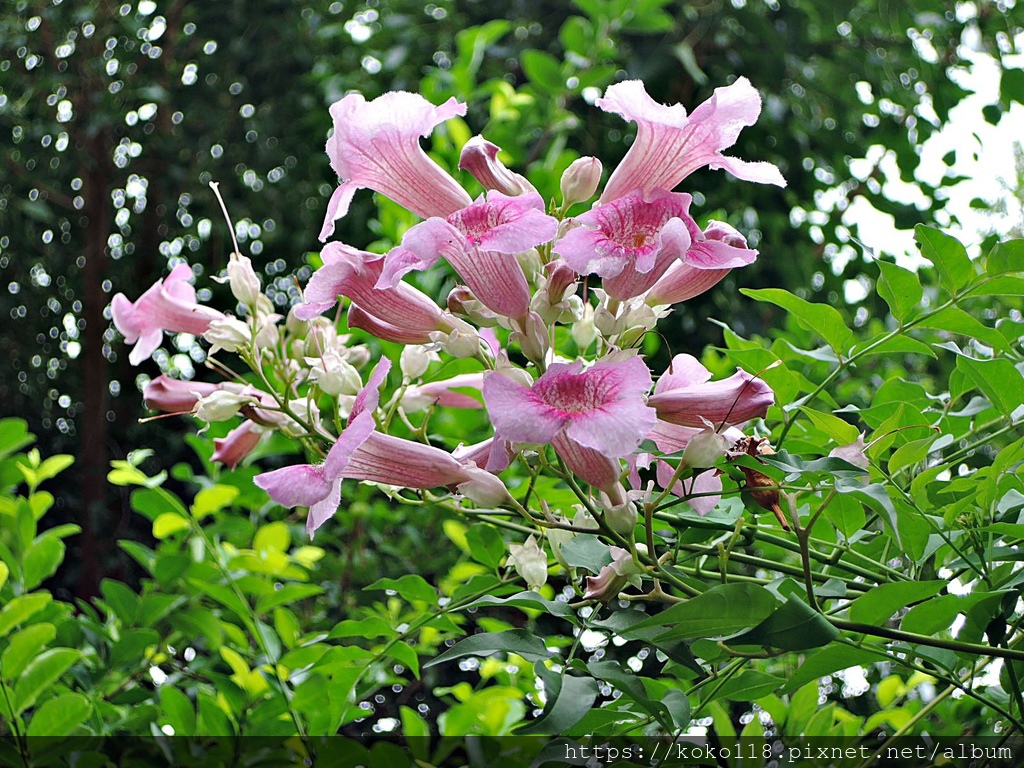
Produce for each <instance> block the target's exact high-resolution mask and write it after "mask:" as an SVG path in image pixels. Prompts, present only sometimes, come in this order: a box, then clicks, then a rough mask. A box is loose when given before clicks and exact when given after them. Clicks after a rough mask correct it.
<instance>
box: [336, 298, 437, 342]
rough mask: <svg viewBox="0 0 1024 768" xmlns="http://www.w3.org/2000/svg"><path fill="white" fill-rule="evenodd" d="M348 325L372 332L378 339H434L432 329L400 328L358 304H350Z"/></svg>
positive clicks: (412, 340) (413, 340) (425, 340)
mask: <svg viewBox="0 0 1024 768" xmlns="http://www.w3.org/2000/svg"><path fill="white" fill-rule="evenodd" d="M348 327H349V328H361V329H362V330H364V331H366V332H367V333H372V334H373V335H374V336H376V337H377V338H378V339H383V340H384V341H393V342H396V343H397V344H429V343H430V342H431V341H432V338H431V335H430V334H431V332H430V331H425V330H416V329H411V328H400V327H399V326H397V325H393V324H392V323H389V322H387V321H385V320H381V319H380V318H378V317H374V316H373V315H371V314H370V313H369V312H367V311H365V310H364V309H362V308H361V307H360V306H359V305H358V304H350V305H349V307H348Z"/></svg>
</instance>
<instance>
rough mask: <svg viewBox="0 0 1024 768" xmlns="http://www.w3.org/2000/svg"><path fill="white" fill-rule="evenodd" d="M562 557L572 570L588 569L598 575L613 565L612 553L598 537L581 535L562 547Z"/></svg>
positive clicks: (588, 534) (587, 534)
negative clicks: (606, 567)
mask: <svg viewBox="0 0 1024 768" xmlns="http://www.w3.org/2000/svg"><path fill="white" fill-rule="evenodd" d="M562 557H563V558H564V559H565V562H567V563H568V564H569V567H570V568H586V569H587V570H588V571H590V572H591V573H598V572H600V570H601V569H602V568H604V566H606V565H608V564H609V563H611V561H612V552H611V549H609V547H608V545H607V544H605V543H604V542H603V541H601V539H599V538H598V537H597V536H594V535H593V534H590V533H580V534H577V535H576V536H573V537H572V538H571V539H569V541H567V542H566V543H565V544H563V545H562Z"/></svg>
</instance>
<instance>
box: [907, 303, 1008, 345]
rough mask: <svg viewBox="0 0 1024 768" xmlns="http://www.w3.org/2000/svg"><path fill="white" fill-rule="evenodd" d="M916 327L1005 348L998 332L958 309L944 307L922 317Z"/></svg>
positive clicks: (1004, 342) (1004, 341)
mask: <svg viewBox="0 0 1024 768" xmlns="http://www.w3.org/2000/svg"><path fill="white" fill-rule="evenodd" d="M918 325H919V326H920V327H921V328H934V329H936V330H939V331H948V332H949V333H958V334H960V335H961V336H969V337H970V338H972V339H977V340H978V341H983V342H985V343H986V344H988V345H989V346H990V347H995V348H997V349H1004V348H1006V340H1005V339H1004V338H1003V335H1002V334H1001V333H999V331H997V330H996V329H994V328H989V327H988V326H987V325H985V324H984V323H982V322H981V321H980V320H978V319H977V318H976V317H973V316H972V315H969V314H967V313H966V312H964V310H962V309H960V308H959V307H946V308H945V309H944V310H942V311H941V312H936V313H935V314H934V315H931V316H929V317H923V318H921V320H920V322H919V323H918Z"/></svg>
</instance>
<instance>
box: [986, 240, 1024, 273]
mask: <svg viewBox="0 0 1024 768" xmlns="http://www.w3.org/2000/svg"><path fill="white" fill-rule="evenodd" d="M985 271H986V272H988V274H990V275H1005V274H1006V273H1008V272H1024V240H1007V241H1006V242H1004V243H999V244H998V245H996V247H995V248H993V249H992V252H991V253H989V255H988V259H987V260H986V263H985Z"/></svg>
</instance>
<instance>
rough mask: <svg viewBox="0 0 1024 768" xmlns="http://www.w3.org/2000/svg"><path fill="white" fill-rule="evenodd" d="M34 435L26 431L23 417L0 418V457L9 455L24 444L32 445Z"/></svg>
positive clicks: (26, 425) (26, 426)
mask: <svg viewBox="0 0 1024 768" xmlns="http://www.w3.org/2000/svg"><path fill="white" fill-rule="evenodd" d="M35 439H36V436H35V435H33V434H32V433H31V432H29V431H28V422H27V421H25V420H24V419H0V459H4V458H6V457H8V456H10V455H11V454H12V453H14V452H15V451H19V450H21V449H22V448H24V447H25V446H26V445H32V443H34V442H35Z"/></svg>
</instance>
